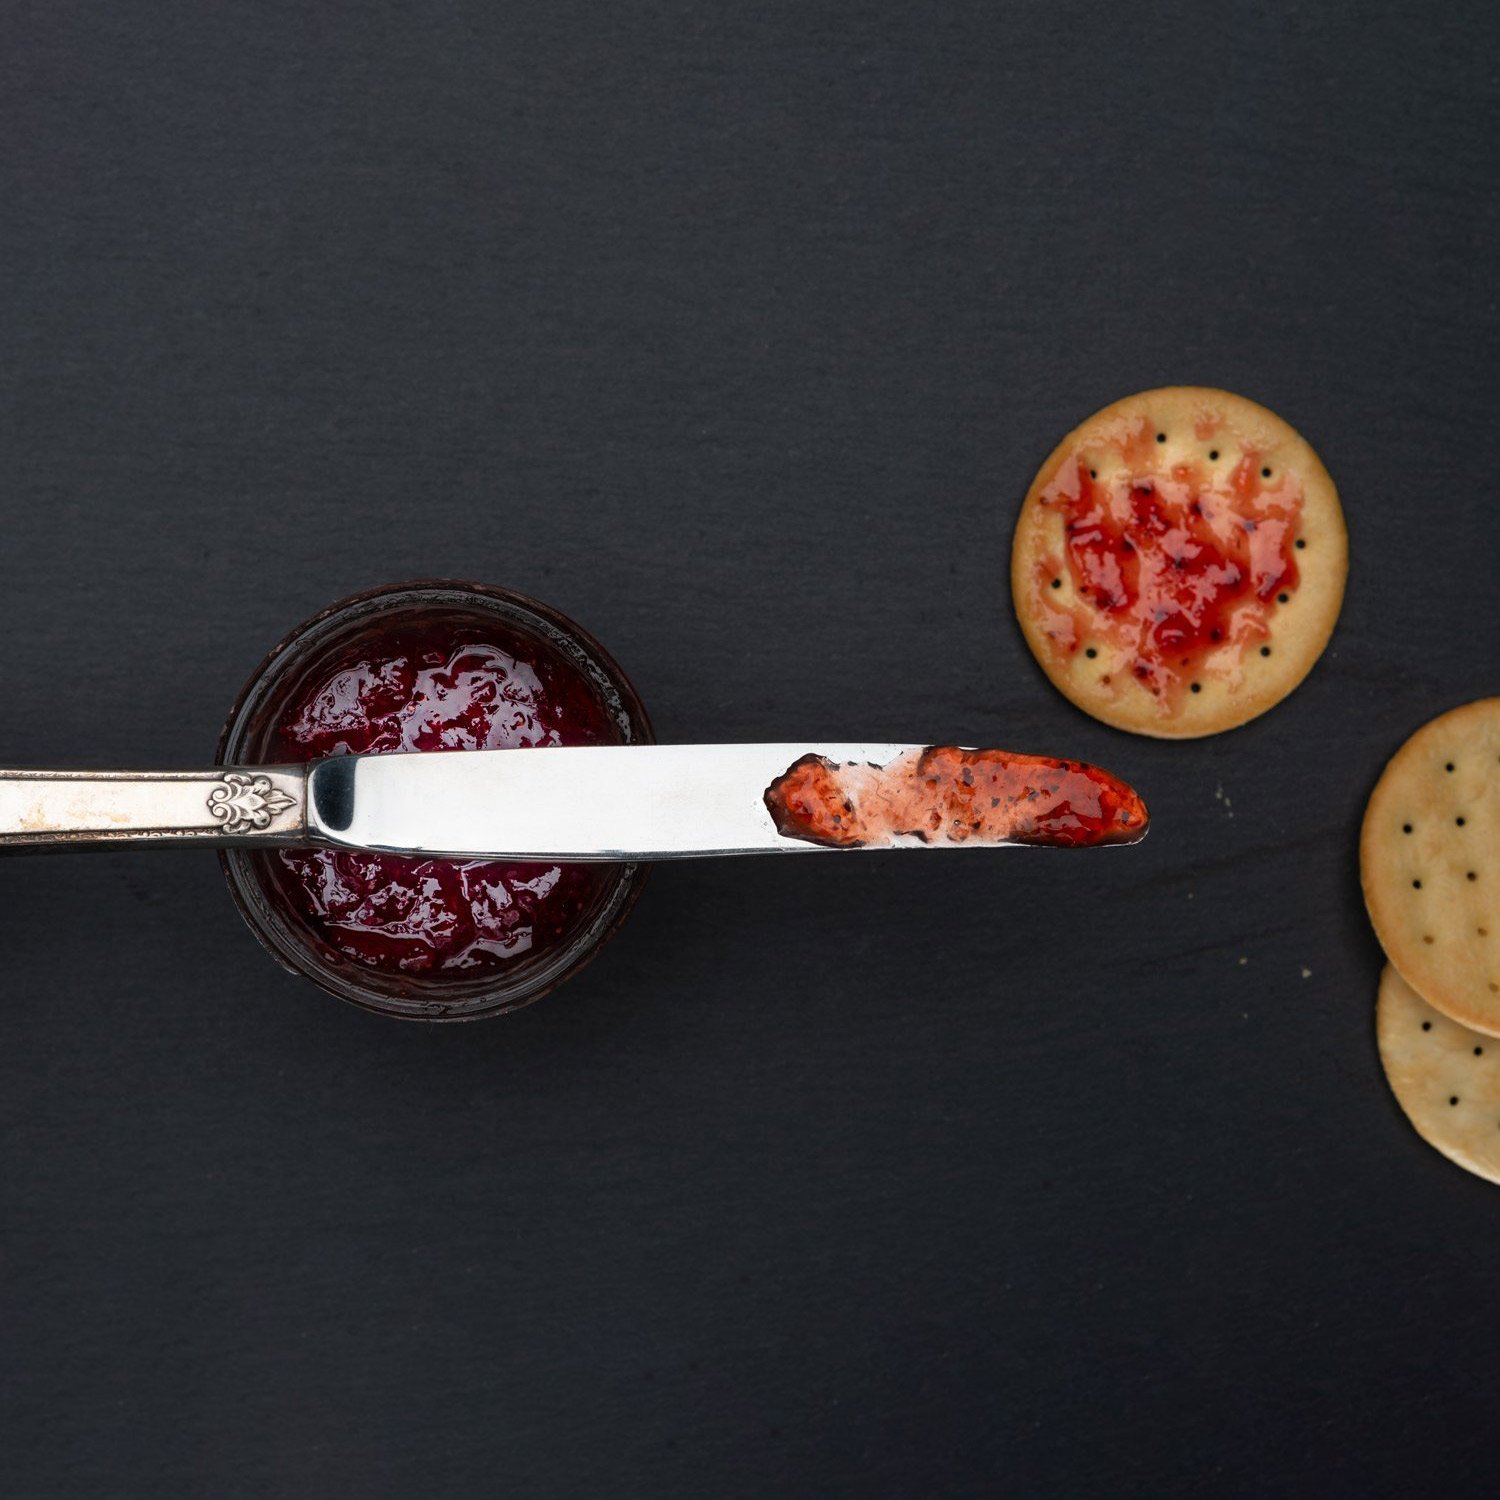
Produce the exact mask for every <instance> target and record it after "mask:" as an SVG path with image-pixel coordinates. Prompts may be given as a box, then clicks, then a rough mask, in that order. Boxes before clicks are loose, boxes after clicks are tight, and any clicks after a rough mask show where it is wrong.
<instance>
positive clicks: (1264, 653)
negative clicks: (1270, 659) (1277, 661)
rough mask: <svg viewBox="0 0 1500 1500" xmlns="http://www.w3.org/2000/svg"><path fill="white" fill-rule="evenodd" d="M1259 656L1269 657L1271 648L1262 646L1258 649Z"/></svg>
mask: <svg viewBox="0 0 1500 1500" xmlns="http://www.w3.org/2000/svg"><path fill="white" fill-rule="evenodd" d="M1260 654H1261V655H1262V656H1269V655H1270V654H1271V648H1270V647H1269V646H1262V647H1261V648H1260Z"/></svg>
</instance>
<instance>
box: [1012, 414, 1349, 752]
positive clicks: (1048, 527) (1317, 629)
mask: <svg viewBox="0 0 1500 1500" xmlns="http://www.w3.org/2000/svg"><path fill="white" fill-rule="evenodd" d="M1157 433H1162V434H1163V435H1164V436H1165V438H1166V441H1165V442H1157V441H1156V440H1155V438H1156V434H1157ZM1143 434H1144V436H1143ZM1210 452H1217V453H1218V455H1219V457H1218V459H1217V460H1214V461H1212V462H1210V460H1209V458H1208V454H1209V453H1210ZM1241 461H1249V462H1251V463H1253V465H1254V466H1255V468H1256V469H1257V470H1258V469H1259V468H1260V467H1261V466H1264V467H1265V468H1269V469H1271V470H1272V475H1273V479H1274V482H1275V485H1276V486H1278V487H1280V488H1279V489H1278V491H1277V493H1278V494H1285V495H1286V496H1287V497H1289V498H1290V497H1294V496H1300V508H1299V509H1298V510H1297V514H1296V521H1295V530H1294V532H1293V533H1292V534H1293V535H1294V536H1295V538H1296V544H1297V548H1296V551H1295V554H1294V556H1295V561H1296V564H1297V571H1298V573H1299V575H1300V577H1299V579H1298V581H1297V583H1296V585H1295V586H1293V587H1290V588H1288V589H1286V590H1285V591H1284V592H1285V593H1286V594H1287V601H1286V602H1285V603H1281V602H1280V598H1279V596H1280V593H1281V592H1282V591H1281V590H1278V591H1277V594H1276V595H1275V596H1273V597H1272V598H1271V599H1270V600H1268V601H1267V602H1266V605H1265V607H1266V609H1267V611H1268V613H1267V615H1266V621H1265V623H1266V629H1265V630H1261V629H1259V628H1258V626H1255V627H1252V626H1251V625H1250V621H1251V619H1252V615H1251V614H1250V613H1246V615H1245V623H1246V626H1247V629H1246V631H1245V632H1244V635H1245V638H1244V639H1242V640H1240V641H1238V642H1236V643H1234V644H1233V645H1226V646H1224V647H1222V648H1217V649H1216V650H1215V651H1214V652H1213V654H1212V655H1211V656H1209V657H1207V658H1206V659H1205V660H1204V661H1202V662H1201V663H1198V664H1196V665H1195V666H1194V667H1192V668H1190V669H1188V670H1187V671H1186V672H1185V673H1184V674H1183V675H1185V676H1186V677H1190V678H1191V679H1192V680H1193V681H1195V682H1196V683H1197V688H1196V690H1194V689H1192V683H1191V682H1188V681H1181V682H1178V681H1175V680H1173V681H1170V682H1168V684H1167V686H1166V688H1165V690H1163V691H1159V692H1152V691H1151V689H1150V687H1149V686H1143V685H1142V683H1141V681H1139V680H1138V679H1137V677H1136V675H1135V673H1134V671H1133V666H1132V663H1133V661H1134V659H1135V653H1134V651H1133V650H1132V649H1131V648H1130V647H1129V646H1128V644H1125V643H1123V642H1122V640H1121V637H1120V628H1119V626H1118V624H1117V623H1114V622H1112V620H1111V618H1110V617H1109V616H1108V615H1106V614H1104V613H1102V612H1101V611H1100V610H1098V609H1097V608H1096V607H1094V606H1093V605H1091V604H1089V603H1088V601H1086V600H1084V599H1083V598H1082V597H1081V596H1080V594H1079V592H1078V588H1077V581H1076V578H1075V576H1074V573H1073V571H1072V569H1071V568H1070V567H1068V566H1067V565H1065V564H1064V563H1063V561H1062V560H1063V558H1064V557H1065V555H1066V552H1065V546H1064V530H1063V528H1064V519H1063V516H1062V514H1061V513H1060V510H1059V508H1058V505H1057V504H1056V503H1055V500H1056V497H1057V495H1058V494H1059V493H1060V492H1061V491H1062V490H1065V489H1066V486H1067V485H1068V484H1069V482H1070V481H1069V476H1070V475H1075V474H1078V473H1080V472H1082V471H1081V470H1080V465H1082V466H1083V467H1084V468H1085V469H1093V470H1094V471H1096V473H1097V476H1098V479H1097V482H1098V483H1099V484H1100V485H1101V486H1109V487H1112V489H1111V493H1116V494H1128V493H1129V490H1130V486H1131V484H1132V482H1134V481H1138V480H1146V479H1152V480H1155V479H1158V478H1161V477H1163V476H1170V475H1171V474H1172V473H1173V472H1174V470H1175V472H1176V473H1178V474H1184V473H1189V472H1191V473H1193V474H1195V475H1201V477H1202V481H1203V488H1202V490H1201V493H1202V494H1203V496H1204V498H1205V500H1211V498H1212V497H1213V496H1215V495H1218V496H1220V497H1227V496H1228V495H1229V493H1230V491H1229V488H1228V486H1229V484H1230V476H1231V475H1232V474H1233V473H1234V472H1235V470H1236V466H1237V465H1239V464H1240V463H1241ZM1192 483H1193V484H1194V486H1195V487H1196V486H1197V483H1198V481H1197V480H1196V479H1195V480H1193V481H1192ZM1348 552H1349V546H1348V535H1347V532H1346V531H1345V528H1344V513H1343V510H1342V508H1341V507H1340V505H1339V497H1338V491H1337V490H1336V489H1335V488H1334V484H1333V480H1332V479H1330V478H1329V476H1328V471H1327V470H1326V469H1325V468H1324V467H1323V464H1322V462H1321V460H1320V459H1319V458H1318V455H1317V454H1316V453H1315V452H1313V450H1312V448H1311V446H1310V445H1309V444H1308V443H1307V442H1306V441H1305V440H1304V439H1303V438H1302V437H1300V436H1299V435H1298V434H1297V433H1296V432H1295V431H1294V430H1293V429H1292V428H1291V427H1290V426H1288V425H1287V423H1286V422H1284V421H1282V419H1281V418H1280V417H1278V416H1277V415H1276V414H1275V413H1274V412H1270V411H1267V410H1266V409H1265V407H1263V406H1257V405H1256V404H1255V402H1253V401H1248V400H1246V399H1245V397H1243V396H1236V395H1234V394H1233V393H1232V392H1230V391H1219V390H1212V389H1209V388H1207V387H1202V386H1167V387H1164V388H1162V389H1160V390H1154V391H1143V392H1141V393H1140V394H1139V395H1136V396H1127V397H1126V398H1125V399H1124V400H1123V401H1117V402H1115V404H1114V405H1113V406H1107V407H1105V409H1104V410H1103V411H1100V412H1096V413H1095V414H1094V415H1093V416H1092V417H1090V418H1089V419H1088V421H1086V422H1085V423H1084V424H1083V425H1082V426H1081V427H1079V428H1077V429H1076V430H1075V431H1073V432H1070V433H1069V434H1068V436H1067V437H1065V438H1064V439H1063V440H1062V442H1061V443H1059V444H1058V445H1057V447H1056V448H1054V449H1053V451H1052V453H1051V455H1050V456H1049V457H1048V459H1047V461H1046V462H1045V463H1044V464H1043V465H1042V467H1041V468H1040V469H1039V470H1038V471H1037V476H1036V478H1035V479H1034V480H1033V481H1032V484H1031V488H1030V490H1029V491H1028V492H1027V495H1026V500H1025V503H1024V504H1023V505H1022V507H1021V516H1020V519H1019V521H1018V522H1017V524H1016V534H1015V540H1014V543H1013V544H1012V548H1011V597H1012V599H1013V601H1014V604H1015V609H1016V615H1017V617H1018V618H1019V620H1020V622H1021V629H1022V632H1023V633H1024V634H1025V636H1026V642H1027V644H1028V645H1029V646H1030V647H1031V650H1032V654H1033V655H1034V656H1035V657H1036V659H1037V661H1038V662H1039V663H1040V664H1041V667H1042V670H1043V671H1044V672H1046V674H1047V676H1048V677H1050V678H1051V679H1052V682H1053V683H1054V684H1055V685H1056V687H1057V688H1058V689H1059V690H1060V691H1061V692H1062V693H1063V694H1064V695H1065V696H1066V697H1067V698H1069V699H1071V700H1072V702H1073V703H1075V704H1077V706H1078V707H1079V708H1081V709H1083V710H1084V712H1086V713H1089V714H1092V715H1093V716H1094V717H1095V718H1096V719H1102V720H1103V721H1104V722H1105V723H1106V724H1112V725H1114V726H1115V727H1116V728H1117V729H1128V730H1131V731H1133V732H1134V733H1136V734H1147V735H1154V736H1156V737H1158V738H1161V739H1191V738H1194V737H1197V736H1200V735H1206V734H1217V733H1219V732H1220V731H1221V730H1224V729H1232V728H1234V727H1235V726H1236V725H1238V724H1243V723H1245V722H1246V721H1247V720H1249V719H1253V718H1255V717H1256V715H1258V714H1263V713H1264V712H1265V711H1266V710H1267V709H1268V708H1271V707H1273V706H1274V705H1275V704H1277V703H1279V702H1280V701H1281V700H1282V699H1283V698H1285V697H1286V695H1287V694H1288V693H1290V692H1291V691H1292V689H1293V688H1295V687H1296V686H1297V684H1298V683H1299V682H1301V681H1302V679H1303V678H1304V677H1306V676H1307V674H1308V673H1309V672H1310V671H1311V670H1312V667H1313V664H1314V663H1315V662H1316V661H1317V659H1318V657H1319V656H1320V655H1321V654H1322V652H1323V648H1324V646H1326V645H1327V644H1328V638H1329V636H1330V635H1331V634H1332V633H1333V627H1334V622H1335V621H1336V620H1337V619H1338V614H1339V607H1340V605H1341V604H1342V602H1343V597H1344V580H1345V577H1346V575H1347V572H1348ZM1049 575H1050V576H1049ZM1053 578H1058V579H1060V580H1061V582H1060V585H1059V587H1057V588H1056V589H1054V588H1052V587H1051V580H1052V579H1053ZM1044 584H1045V585H1046V586H1044ZM1080 619H1081V620H1083V621H1084V622H1085V623H1084V625H1083V628H1082V629H1081V630H1080V627H1079V624H1078V623H1077V622H1078V621H1079V620H1080ZM1090 631H1094V632H1097V635H1096V637H1095V639H1094V640H1093V641H1092V642H1091V641H1090V640H1089V639H1088V636H1089V634H1090ZM1080 636H1082V638H1080ZM1091 644H1092V645H1093V646H1094V648H1095V650H1096V653H1097V654H1096V655H1095V656H1094V657H1089V656H1088V655H1087V648H1088V647H1089V646H1090V645H1091ZM1262 648H1268V649H1267V650H1263V649H1262ZM1171 670H1173V671H1180V669H1179V668H1173V669H1171Z"/></svg>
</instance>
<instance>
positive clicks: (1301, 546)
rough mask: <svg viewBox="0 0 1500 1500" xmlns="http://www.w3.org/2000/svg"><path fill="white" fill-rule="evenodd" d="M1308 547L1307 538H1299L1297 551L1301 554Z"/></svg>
mask: <svg viewBox="0 0 1500 1500" xmlns="http://www.w3.org/2000/svg"><path fill="white" fill-rule="evenodd" d="M1306 546H1307V538H1306V537H1300V536H1299V537H1298V538H1297V550H1298V551H1299V552H1301V551H1302V550H1303V549H1304V548H1305V547H1306Z"/></svg>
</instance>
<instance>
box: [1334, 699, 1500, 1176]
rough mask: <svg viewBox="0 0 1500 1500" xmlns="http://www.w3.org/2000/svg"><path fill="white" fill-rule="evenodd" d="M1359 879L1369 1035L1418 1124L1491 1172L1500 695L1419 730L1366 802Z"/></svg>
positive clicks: (1499, 938)
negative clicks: (1376, 942) (1376, 948)
mask: <svg viewBox="0 0 1500 1500" xmlns="http://www.w3.org/2000/svg"><path fill="white" fill-rule="evenodd" d="M1359 865H1360V880H1361V882H1362V884H1363V886H1364V893H1365V905H1366V907H1367V908H1368V909H1369V913H1370V920H1371V922H1372V923H1373V924H1374V927H1375V935H1376V936H1377V937H1378V938H1379V939H1380V945H1381V947H1382V948H1384V949H1385V954H1386V957H1387V959H1388V960H1389V963H1388V964H1387V966H1386V969H1385V973H1384V974H1383V975H1382V976H1381V981H1380V998H1379V1001H1378V1003H1377V1006H1376V1035H1377V1038H1378V1041H1379V1044H1380V1058H1381V1062H1382V1064H1383V1065H1384V1067H1385V1073H1386V1077H1387V1079H1388V1080H1389V1081H1390V1085H1391V1089H1392V1091H1393V1092H1394V1093H1395V1095H1396V1100H1397V1102H1398V1103H1399V1104H1400V1106H1401V1108H1402V1109H1403V1110H1404V1111H1405V1112H1406V1115H1407V1118H1408V1119H1410V1121H1411V1122H1412V1124H1413V1125H1414V1126H1415V1127H1416V1129H1417V1132H1418V1133H1419V1134H1420V1135H1421V1136H1422V1137H1423V1138H1424V1139H1425V1140H1426V1141H1427V1142H1428V1143H1429V1144H1430V1145H1432V1146H1435V1147H1436V1148H1437V1149H1438V1150H1439V1151H1441V1152H1442V1153H1443V1155H1444V1156H1446V1157H1448V1158H1449V1159H1450V1160H1452V1161H1455V1162H1457V1163H1458V1165H1459V1166H1461V1167H1464V1168H1466V1169H1467V1170H1468V1171H1470V1172H1474V1173H1477V1174H1478V1175H1479V1176H1481V1177H1486V1178H1488V1179H1489V1180H1490V1181H1491V1182H1500V1040H1497V1038H1500V698H1484V699H1481V700H1480V701H1479V702H1477V703H1469V704H1466V705H1465V706H1464V707H1462V708H1455V709H1453V710H1452V711H1451V712H1450V713H1446V714H1443V715H1441V716H1440V717H1438V718H1436V719H1434V720H1433V721H1432V722H1431V723H1430V724H1426V725H1424V726H1423V727H1422V728H1421V729H1419V730H1418V731H1417V732H1416V733H1415V734H1414V735H1413V736H1412V737H1411V738H1410V739H1409V740H1408V741H1407V742H1406V743H1405V744H1404V745H1403V746H1402V747H1401V749H1400V750H1398V751H1397V752H1396V755H1395V757H1394V758H1393V759H1392V760H1391V763H1390V764H1389V765H1388V766H1387V767H1386V768H1385V772H1384V773H1383V774H1382V776H1381V778H1380V781H1379V783H1378V784H1377V785H1376V787H1375V790H1374V792H1373V793H1372V795H1371V797H1370V803H1369V806H1368V807H1367V808H1366V810H1365V821H1364V827H1363V830H1362V832H1361V835H1360V846H1359Z"/></svg>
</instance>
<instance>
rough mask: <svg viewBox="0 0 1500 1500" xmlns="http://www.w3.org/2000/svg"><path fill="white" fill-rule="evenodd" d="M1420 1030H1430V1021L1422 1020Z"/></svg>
mask: <svg viewBox="0 0 1500 1500" xmlns="http://www.w3.org/2000/svg"><path fill="white" fill-rule="evenodd" d="M1422 1030H1423V1031H1431V1030H1432V1022H1431V1021H1423V1022H1422Z"/></svg>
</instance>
